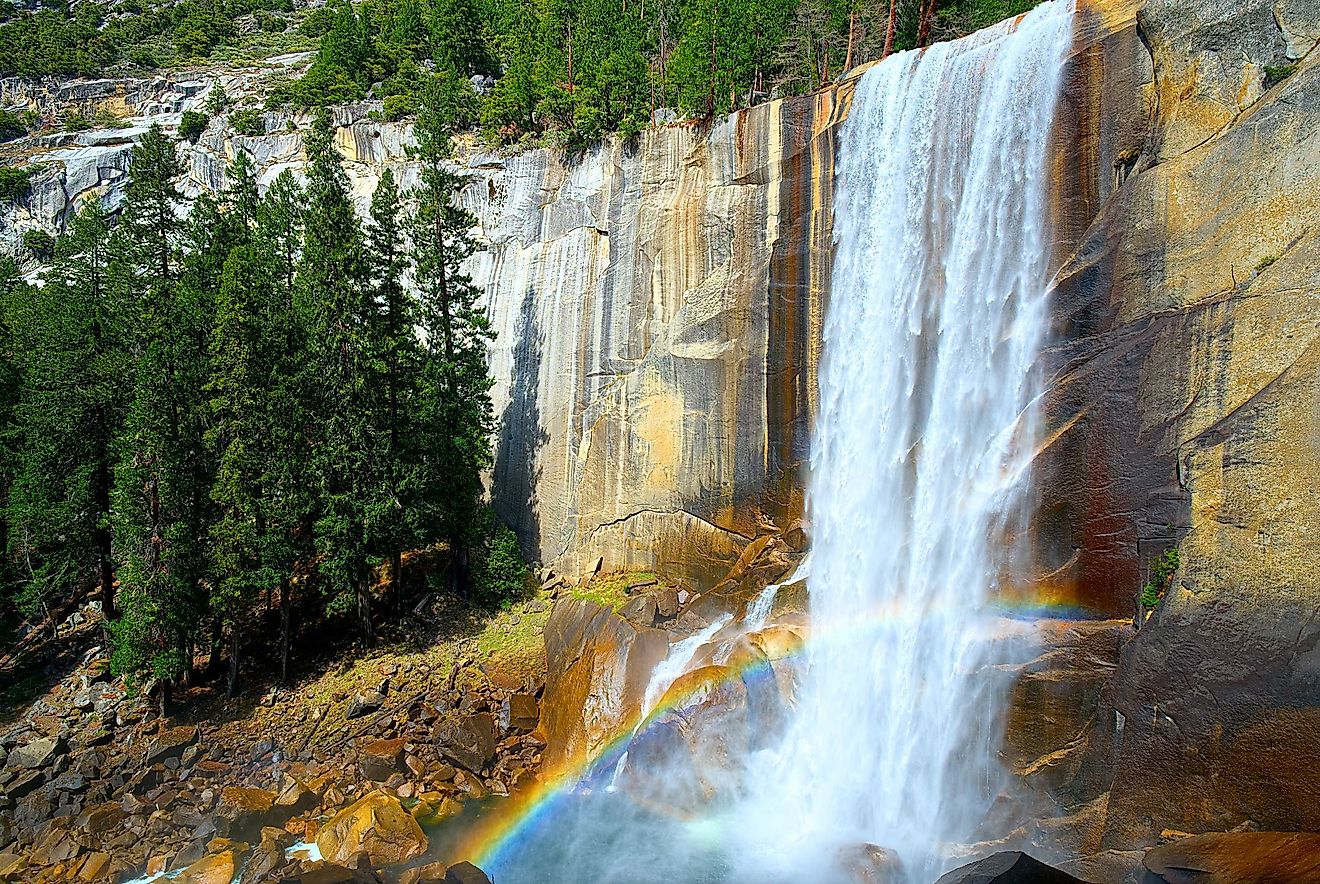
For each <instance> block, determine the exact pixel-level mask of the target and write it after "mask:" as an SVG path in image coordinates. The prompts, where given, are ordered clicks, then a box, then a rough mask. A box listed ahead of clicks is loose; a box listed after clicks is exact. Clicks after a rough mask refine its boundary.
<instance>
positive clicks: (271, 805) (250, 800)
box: [215, 786, 290, 841]
mask: <svg viewBox="0 0 1320 884" xmlns="http://www.w3.org/2000/svg"><path fill="white" fill-rule="evenodd" d="M275 797H276V796H275V793H274V792H271V791H268V790H266V789H258V788H255V787H253V786H226V787H225V788H224V789H222V790H220V802H219V804H218V806H217V807H216V810H215V829H216V832H217V833H219V834H220V835H223V836H225V837H228V838H234V839H236V840H244V841H247V840H255V838H256V836H257V834H258V833H259V832H260V831H261V828H262V827H263V826H269V825H276V824H278V823H282V822H284V820H286V819H288V818H289V816H290V814H289V811H288V809H287V808H277V807H276V806H275Z"/></svg>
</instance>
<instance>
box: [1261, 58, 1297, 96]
mask: <svg viewBox="0 0 1320 884" xmlns="http://www.w3.org/2000/svg"><path fill="white" fill-rule="evenodd" d="M1296 70H1297V65H1295V64H1278V65H1274V64H1267V65H1265V88H1266V89H1267V90H1269V89H1273V88H1274V87H1275V86H1277V85H1279V84H1280V83H1282V82H1283V81H1284V80H1286V79H1288V78H1289V77H1291V76H1292V75H1293V72H1294V71H1296Z"/></svg>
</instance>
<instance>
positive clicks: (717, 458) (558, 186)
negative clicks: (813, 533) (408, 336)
mask: <svg viewBox="0 0 1320 884" xmlns="http://www.w3.org/2000/svg"><path fill="white" fill-rule="evenodd" d="M837 101H838V94H837V93H836V92H834V91H831V92H826V93H823V94H821V95H819V96H816V97H813V98H809V99H803V100H797V101H792V102H773V103H771V104H768V105H763V106H760V107H757V108H754V109H752V110H750V111H745V112H742V113H739V114H736V115H735V116H733V117H730V118H729V119H727V120H723V121H720V122H718V123H716V124H715V125H714V126H713V127H712V128H711V129H710V131H709V132H702V131H700V130H698V129H694V128H691V127H672V128H665V129H657V130H651V131H648V132H647V133H645V134H643V135H642V136H641V138H640V139H638V142H637V143H636V144H628V145H624V144H619V143H611V144H608V145H605V146H602V147H599V148H596V149H595V150H593V151H591V152H589V153H587V154H586V155H585V156H582V157H580V158H577V159H576V160H575V161H573V162H572V163H569V164H566V163H565V161H564V160H562V159H561V158H559V157H557V156H555V155H553V154H551V153H549V152H546V151H532V152H530V153H525V154H521V155H519V156H516V157H511V158H507V159H497V158H493V157H492V158H477V159H476V160H475V161H474V163H473V164H474V166H475V174H476V176H477V181H476V182H474V185H473V186H472V187H470V188H469V189H468V190H467V192H466V197H465V198H466V199H468V200H469V201H470V205H471V207H472V208H473V210H474V211H475V212H476V213H477V215H478V217H479V218H480V219H481V226H482V232H483V233H484V235H485V237H486V238H487V239H488V240H489V242H490V248H489V249H488V250H487V251H486V252H484V253H483V254H482V255H481V256H479V258H478V259H477V261H476V262H475V266H474V276H475V277H476V278H477V279H478V281H480V282H482V283H483V284H485V285H486V287H487V291H488V293H489V296H490V303H491V312H492V318H493V321H494V324H495V327H496V328H497V329H500V337H499V338H498V339H497V340H496V342H495V345H494V352H493V354H492V362H491V364H492V368H493V373H494V376H495V378H496V388H495V401H496V407H497V410H498V411H499V412H500V413H501V414H502V420H501V430H500V434H501V435H500V438H499V445H498V459H497V463H496V467H495V476H494V489H495V501H496V505H497V507H498V508H499V510H500V512H501V514H502V515H503V516H504V517H505V518H506V519H507V520H508V521H509V522H510V523H511V524H513V525H514V526H515V527H517V529H518V530H519V533H520V535H521V536H522V537H523V539H524V542H525V543H526V545H527V547H528V549H529V551H531V552H532V553H534V554H536V555H537V556H539V557H540V558H541V559H542V560H544V561H557V562H559V563H560V566H561V568H563V569H565V570H567V571H569V572H570V573H571V572H573V571H575V570H584V569H585V568H586V567H587V566H588V565H589V564H591V563H594V561H595V558H596V557H597V556H598V555H600V556H604V559H605V567H606V568H607V569H608V568H612V567H629V568H652V567H656V566H658V565H663V566H664V567H665V569H666V570H667V571H669V572H670V573H672V574H674V575H675V576H681V577H688V578H691V579H693V580H695V581H697V582H699V583H700V582H709V581H713V580H714V579H718V577H720V576H722V574H723V573H724V571H726V570H727V569H728V567H729V565H730V564H732V563H733V561H735V560H736V559H737V556H738V553H739V552H740V550H741V549H742V547H743V546H744V545H745V544H746V542H747V541H748V540H749V539H751V538H752V537H754V536H756V535H757V534H758V533H764V532H765V531H766V530H767V529H769V528H771V527H772V526H777V527H780V528H784V527H787V524H788V522H789V521H790V520H791V519H792V518H794V517H795V516H797V515H798V514H799V513H800V510H801V489H802V482H801V480H800V477H799V466H800V464H801V462H802V461H803V459H804V456H805V453H806V443H807V435H806V431H807V426H808V421H809V415H810V414H811V412H812V406H813V396H814V377H815V357H816V353H817V351H818V349H819V343H818V341H819V328H818V327H819V317H820V310H821V297H822V294H823V292H824V289H825V286H826V284H827V279H828V272H829V258H830V240H829V228H830V223H829V220H830V205H829V194H830V186H829V185H830V178H831V170H832V160H833V127H834V125H835V124H836V123H837V118H838V109H837V104H836V103H837Z"/></svg>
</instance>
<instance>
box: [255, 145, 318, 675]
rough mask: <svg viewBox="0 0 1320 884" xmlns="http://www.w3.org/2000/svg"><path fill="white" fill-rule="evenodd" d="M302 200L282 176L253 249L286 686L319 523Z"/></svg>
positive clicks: (267, 489)
mask: <svg viewBox="0 0 1320 884" xmlns="http://www.w3.org/2000/svg"><path fill="white" fill-rule="evenodd" d="M303 197H304V195H303V192H302V190H301V188H299V187H298V184H297V182H296V181H294V178H293V175H292V174H291V173H290V172H289V171H288V170H287V169H286V170H285V171H283V172H281V173H280V174H279V175H278V176H277V177H276V178H275V180H274V181H273V182H272V183H271V186H270V188H269V189H268V190H267V191H266V195H265V197H264V198H263V199H262V201H261V204H260V205H259V206H258V208H257V230H256V243H257V248H258V253H259V254H260V256H261V260H262V262H263V263H264V265H265V266H266V268H267V271H268V278H267V285H268V286H269V293H270V294H269V298H268V299H267V301H266V305H265V314H264V322H263V343H262V349H263V351H264V352H265V354H266V368H267V374H266V376H265V378H264V390H265V395H264V397H263V398H262V402H261V406H260V407H261V409H262V411H263V418H264V420H263V423H264V427H265V437H264V440H263V444H264V447H265V450H266V462H265V471H264V473H263V475H262V489H263V497H264V512H265V521H266V530H265V536H264V543H263V545H262V549H261V555H262V558H263V560H264V561H265V562H266V565H267V567H269V568H270V569H271V570H272V571H273V572H274V573H275V574H277V575H278V577H279V593H280V598H279V608H280V643H279V646H280V678H281V679H282V680H287V679H288V673H289V644H290V632H291V629H292V617H293V590H294V582H295V581H294V574H295V569H297V568H298V567H299V565H300V564H302V563H307V562H310V561H311V559H312V553H313V552H314V547H313V531H312V526H313V523H314V522H315V519H316V512H317V508H316V502H317V497H316V491H315V487H314V482H313V475H312V465H311V463H310V461H311V452H310V445H311V442H312V440H313V439H314V438H315V434H316V432H317V429H318V427H319V424H320V421H319V416H318V414H317V411H316V399H315V393H316V390H317V382H318V378H317V377H316V375H315V372H316V364H315V362H314V361H312V360H309V359H307V358H306V348H307V347H308V343H307V341H308V332H307V327H308V326H307V323H308V316H307V313H306V311H305V309H301V308H302V307H303V306H304V305H303V304H301V302H300V299H299V297H298V295H297V291H298V287H297V282H298V280H297V271H298V265H299V259H300V255H301V249H302V236H303V232H302V231H303V225H302V214H303V213H302V205H303Z"/></svg>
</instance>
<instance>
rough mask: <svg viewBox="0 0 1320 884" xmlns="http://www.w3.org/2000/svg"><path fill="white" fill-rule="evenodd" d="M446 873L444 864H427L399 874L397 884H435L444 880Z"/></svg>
mask: <svg viewBox="0 0 1320 884" xmlns="http://www.w3.org/2000/svg"><path fill="white" fill-rule="evenodd" d="M446 871H448V870H447V868H446V867H445V864H444V863H440V862H435V863H427V864H426V865H424V866H418V867H416V868H412V869H408V870H407V871H405V872H403V873H402V874H400V875H399V884H436V882H441V881H444V880H445V872H446Z"/></svg>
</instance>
